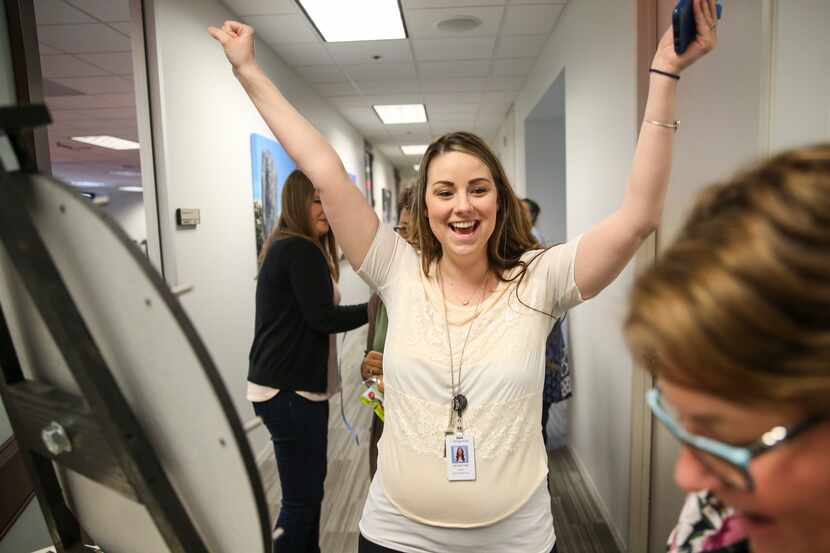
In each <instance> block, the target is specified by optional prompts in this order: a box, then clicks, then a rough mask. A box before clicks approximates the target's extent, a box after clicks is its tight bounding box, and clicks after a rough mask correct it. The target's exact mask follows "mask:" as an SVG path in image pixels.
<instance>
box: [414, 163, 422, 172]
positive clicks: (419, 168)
mask: <svg viewBox="0 0 830 553" xmlns="http://www.w3.org/2000/svg"><path fill="white" fill-rule="evenodd" d="M412 168H413V169H415V170H416V171H420V170H421V164H420V163H416V164H415V165H413V166H412Z"/></svg>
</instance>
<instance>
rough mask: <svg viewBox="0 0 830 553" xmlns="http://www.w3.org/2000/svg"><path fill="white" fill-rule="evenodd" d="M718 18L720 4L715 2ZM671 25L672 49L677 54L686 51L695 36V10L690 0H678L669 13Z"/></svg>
mask: <svg viewBox="0 0 830 553" xmlns="http://www.w3.org/2000/svg"><path fill="white" fill-rule="evenodd" d="M715 7H716V8H717V11H718V19H720V14H721V10H722V8H721V5H720V3H718V4H715ZM671 26H672V30H673V31H674V51H675V52H676V53H677V54H678V55H679V54H682V53H683V52H685V51H686V48H688V47H689V44H691V43H692V42H694V40H695V37H696V36H697V26H696V25H695V10H694V6H693V2H692V0H679V1H678V2H677V5H676V6H675V7H674V11H672V14H671Z"/></svg>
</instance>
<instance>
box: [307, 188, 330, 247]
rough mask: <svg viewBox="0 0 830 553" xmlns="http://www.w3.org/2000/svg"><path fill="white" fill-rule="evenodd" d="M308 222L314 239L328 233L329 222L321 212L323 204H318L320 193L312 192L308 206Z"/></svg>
mask: <svg viewBox="0 0 830 553" xmlns="http://www.w3.org/2000/svg"><path fill="white" fill-rule="evenodd" d="M308 222H309V224H310V226H311V230H312V232H314V237H315V238H320V237H321V236H323V235H324V234H326V233H327V232H328V231H329V220H328V219H327V218H326V213H325V212H324V211H323V204H322V203H321V202H320V193H319V192H317V191H316V190H315V191H314V197H313V198H312V199H311V204H309V206H308Z"/></svg>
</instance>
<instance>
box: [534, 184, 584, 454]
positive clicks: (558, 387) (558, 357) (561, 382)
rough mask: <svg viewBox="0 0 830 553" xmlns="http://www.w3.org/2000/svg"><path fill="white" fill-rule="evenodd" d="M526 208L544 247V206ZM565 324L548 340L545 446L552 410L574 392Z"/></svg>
mask: <svg viewBox="0 0 830 553" xmlns="http://www.w3.org/2000/svg"><path fill="white" fill-rule="evenodd" d="M522 204H523V205H524V208H525V214H526V215H527V217H528V220H529V221H530V225H531V227H532V229H531V232H532V233H533V238H534V239H535V240H536V242H538V244H539V246H540V247H545V246H546V245H547V244H545V238H544V236H542V232H541V231H540V230H539V228H538V227H537V226H536V222H537V221H538V219H539V214H540V213H541V211H542V210H541V208H540V207H539V204H538V203H536V202H535V201H534V200H531V199H530V198H525V199H523V200H522ZM564 324H565V315H564V314H563V315H562V316H561V317H560V318H559V319H557V320H556V323H555V324H554V325H553V330H551V332H550V334H549V335H548V338H547V341H546V343H545V382H544V384H543V388H542V438H543V439H544V442H545V447H546V448H547V447H548V432H547V426H548V420H549V419H550V409H551V407H552V406H553V404H555V403H561V402H563V401H565V400H567V399H568V398H570V397H571V394H572V393H573V391H572V387H571V371H570V367H569V366H568V349H567V344H566V343H565V336H564V332H563V327H564ZM562 445H564V444H563V443H562V440H561V438H558V439H557V440H556V443H555V444H554V447H557V446H562Z"/></svg>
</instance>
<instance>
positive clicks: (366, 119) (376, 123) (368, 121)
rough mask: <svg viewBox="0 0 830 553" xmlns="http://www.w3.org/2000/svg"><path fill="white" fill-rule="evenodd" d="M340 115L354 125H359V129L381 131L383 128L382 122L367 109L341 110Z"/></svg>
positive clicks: (373, 112)
mask: <svg viewBox="0 0 830 553" xmlns="http://www.w3.org/2000/svg"><path fill="white" fill-rule="evenodd" d="M340 113H342V114H343V115H344V116H345V117H346V119H348V120H349V121H351V122H352V123H354V124H355V125H359V126H360V127H361V128H372V129H375V130H383V128H384V127H385V125H384V124H383V122H382V121H381V120H380V119H379V118H378V116H377V114H376V113H375V110H373V109H372V108H369V107H359V108H358V107H354V108H342V109H341V110H340Z"/></svg>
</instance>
